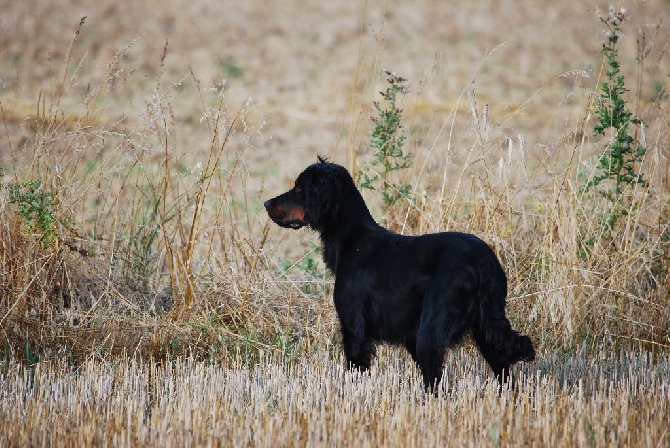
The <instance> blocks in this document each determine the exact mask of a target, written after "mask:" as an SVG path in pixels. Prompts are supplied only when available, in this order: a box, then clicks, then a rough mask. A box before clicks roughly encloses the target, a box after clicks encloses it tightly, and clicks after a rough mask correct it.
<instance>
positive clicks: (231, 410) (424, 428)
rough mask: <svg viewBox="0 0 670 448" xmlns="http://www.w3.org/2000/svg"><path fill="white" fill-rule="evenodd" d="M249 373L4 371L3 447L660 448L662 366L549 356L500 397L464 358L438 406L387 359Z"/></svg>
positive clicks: (314, 360) (270, 362) (668, 399)
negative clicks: (352, 366) (364, 371)
mask: <svg viewBox="0 0 670 448" xmlns="http://www.w3.org/2000/svg"><path fill="white" fill-rule="evenodd" d="M322 355H324V356H322V357H317V356H315V355H308V357H304V356H298V357H292V358H291V359H281V358H279V359H278V358H276V357H272V356H269V357H267V358H266V359H262V360H261V361H260V362H259V363H258V364H253V365H248V364H245V365H239V364H237V363H236V362H234V361H233V362H231V363H230V364H229V365H226V366H220V365H207V364H205V363H203V362H198V361H194V360H192V359H186V360H182V359H177V360H173V361H172V362H168V363H166V364H164V365H158V364H156V363H151V362H150V363H143V362H138V361H123V362H120V363H115V364H100V363H98V362H86V363H84V364H83V365H81V366H80V367H79V368H77V369H76V370H75V371H72V370H70V369H69V368H68V367H63V366H58V365H55V364H48V363H42V364H40V365H39V366H38V367H36V368H35V369H34V370H30V369H25V368H22V367H20V366H16V365H12V366H11V367H10V368H9V369H8V371H7V376H6V377H5V378H3V382H2V385H1V386H0V397H2V400H1V401H0V406H1V407H0V410H1V411H2V412H1V413H0V424H1V426H2V427H3V428H6V429H8V430H5V431H3V433H2V434H1V435H0V443H1V444H2V445H3V446H43V445H46V446H138V445H142V446H146V445H153V446H185V445H187V446H267V447H277V446H318V445H323V446H360V447H377V446H403V447H425V446H478V447H487V446H500V445H502V446H657V447H660V446H667V445H668V444H669V443H670V430H669V429H668V425H667V422H668V419H670V381H668V378H669V375H670V362H669V360H668V359H667V358H665V359H661V360H658V361H654V360H652V358H651V357H650V356H649V355H647V354H643V353H639V352H626V353H621V354H619V355H612V354H610V353H588V354H587V353H579V354H576V355H570V356H562V357H559V356H556V355H545V356H542V357H541V360H540V361H539V362H538V363H537V365H536V366H533V368H537V370H531V368H528V369H524V370H523V371H519V372H518V374H519V377H520V378H521V379H520V380H519V385H518V387H517V389H516V390H515V391H510V390H505V391H503V392H502V393H501V394H498V387H497V383H496V382H495V381H492V379H491V378H490V377H488V376H487V374H488V372H487V371H486V368H485V367H484V365H483V363H482V361H481V360H480V359H479V358H478V357H477V355H474V353H473V352H472V350H465V349H462V350H457V351H456V352H454V353H452V354H451V355H450V356H449V359H448V360H447V364H446V371H445V372H446V376H447V377H446V378H445V382H444V388H443V390H442V392H441V393H440V395H439V397H438V398H434V399H433V398H426V397H425V396H424V395H423V390H422V387H421V379H420V376H419V375H418V371H417V370H416V369H415V368H414V367H413V366H412V364H411V362H409V360H408V359H407V358H406V357H404V356H401V357H398V356H397V352H396V351H394V350H384V351H383V353H382V354H381V356H380V362H379V365H378V366H377V367H375V368H374V369H373V370H372V373H371V374H370V375H363V376H361V375H360V374H352V373H351V372H349V371H346V370H345V369H344V368H343V366H344V363H343V361H342V359H337V357H336V356H335V358H334V357H333V355H332V354H322Z"/></svg>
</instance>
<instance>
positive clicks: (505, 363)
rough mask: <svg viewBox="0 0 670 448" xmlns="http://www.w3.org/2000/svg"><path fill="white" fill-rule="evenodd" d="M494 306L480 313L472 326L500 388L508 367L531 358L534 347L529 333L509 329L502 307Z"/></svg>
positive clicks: (507, 378) (506, 376)
mask: <svg viewBox="0 0 670 448" xmlns="http://www.w3.org/2000/svg"><path fill="white" fill-rule="evenodd" d="M495 308H496V307H495V306H494V307H493V309H487V310H485V314H484V315H483V316H479V319H478V322H476V323H475V324H474V325H473V326H472V336H473V338H474V340H475V343H476V344H477V346H478V347H479V350H480V351H481V353H482V355H483V356H484V359H486V362H487V363H488V364H489V366H491V369H492V370H493V374H494V375H495V377H496V378H497V379H498V382H499V383H500V386H501V387H502V385H503V384H504V383H505V382H506V381H508V380H510V379H511V376H510V366H511V365H512V364H514V363H516V362H518V361H532V360H533V359H535V350H534V349H533V344H532V343H531V341H530V338H529V337H528V336H520V335H519V333H517V332H516V331H514V330H513V329H512V326H511V325H510V323H509V320H507V317H505V314H504V310H502V309H495Z"/></svg>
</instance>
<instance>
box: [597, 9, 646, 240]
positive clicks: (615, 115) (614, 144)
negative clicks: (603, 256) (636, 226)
mask: <svg viewBox="0 0 670 448" xmlns="http://www.w3.org/2000/svg"><path fill="white" fill-rule="evenodd" d="M625 18H626V10H625V9H624V8H621V9H620V10H618V11H617V10H615V9H614V8H613V7H611V8H610V10H609V16H608V17H606V18H603V17H601V18H600V20H601V21H602V22H603V23H604V24H605V27H606V30H605V37H606V39H605V42H604V43H603V47H602V54H603V55H604V57H605V62H606V66H607V67H606V71H605V80H604V81H603V82H602V83H601V84H600V89H599V94H598V97H597V106H596V114H597V116H598V123H596V125H595V126H594V127H593V132H594V134H595V135H597V136H602V137H606V136H607V132H608V130H609V129H612V132H613V137H612V139H611V141H610V142H609V143H608V144H607V146H606V148H605V151H604V152H603V153H602V154H601V155H600V157H599V158H598V165H597V173H596V174H595V175H594V176H593V177H592V178H591V179H590V180H589V181H588V182H587V184H586V186H585V188H584V190H585V191H588V190H590V189H591V188H594V187H598V186H600V185H601V184H602V183H603V182H606V181H608V182H607V184H606V185H607V188H605V189H601V190H599V193H600V194H601V195H602V196H603V197H605V198H606V199H607V200H608V201H609V203H610V211H609V214H608V217H607V218H606V225H607V231H608V233H610V232H611V230H612V228H613V227H614V225H615V223H616V221H617V220H618V219H619V218H620V217H622V216H625V215H626V214H627V213H628V212H627V210H628V209H629V208H630V205H631V204H627V203H626V201H625V199H624V192H625V189H626V188H627V187H632V186H635V185H642V186H646V185H647V182H646V181H645V179H644V176H643V175H642V173H641V172H639V165H640V163H641V162H642V160H643V159H644V156H645V154H646V152H647V147H646V146H644V145H642V144H641V143H640V142H639V141H637V140H636V139H635V138H634V137H633V136H631V135H630V132H629V127H630V126H631V125H632V126H642V120H640V119H639V118H638V117H635V116H634V115H633V114H632V113H631V111H630V110H629V109H628V104H627V100H626V94H627V93H628V89H627V88H626V85H625V78H624V75H622V74H621V69H620V64H619V54H618V50H617V43H618V42H619V40H620V39H621V38H622V37H623V35H622V34H621V23H622V22H623V21H624V20H625Z"/></svg>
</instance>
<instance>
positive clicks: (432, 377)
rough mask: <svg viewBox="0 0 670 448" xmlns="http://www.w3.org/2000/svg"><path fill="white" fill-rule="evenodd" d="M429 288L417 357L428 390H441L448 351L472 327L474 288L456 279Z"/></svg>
mask: <svg viewBox="0 0 670 448" xmlns="http://www.w3.org/2000/svg"><path fill="white" fill-rule="evenodd" d="M441 283H442V284H441V285H440V287H439V288H433V289H432V290H429V291H428V294H427V295H426V298H425V300H424V308H423V311H422V313H421V320H420V324H419V331H418V332H417V337H416V360H417V364H418V365H419V367H420V368H421V373H422V374H423V383H424V387H425V388H426V391H427V392H428V391H432V392H433V394H437V387H438V385H439V384H440V381H441V379H442V367H443V364H444V354H445V352H446V350H447V349H448V348H452V347H454V346H456V345H457V344H459V343H460V342H461V341H462V339H463V336H464V335H465V333H466V332H467V331H468V330H469V328H470V325H471V322H472V317H473V314H474V310H473V308H472V307H471V306H470V305H469V304H471V303H472V299H471V297H472V296H473V292H472V291H470V288H467V287H465V286H464V285H462V284H461V285H457V284H456V282H454V281H449V282H447V283H445V281H442V282H441Z"/></svg>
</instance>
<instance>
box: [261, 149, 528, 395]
mask: <svg viewBox="0 0 670 448" xmlns="http://www.w3.org/2000/svg"><path fill="white" fill-rule="evenodd" d="M265 208H266V210H267V212H268V214H269V216H270V218H271V219H272V220H273V221H274V222H275V223H277V224H279V225H280V226H282V227H288V228H293V229H298V228H300V227H303V226H309V227H311V228H312V229H314V230H316V231H317V232H318V233H319V234H320V237H321V243H322V249H323V258H324V260H325V262H326V265H327V266H328V268H329V269H330V271H331V272H332V273H333V274H334V275H335V291H334V302H335V308H336V310H337V314H338V316H339V319H340V323H341V328H342V336H343V345H344V353H345V355H346V358H347V360H348V361H349V363H350V364H351V365H353V366H354V367H356V368H359V369H360V370H366V369H368V368H369V367H370V362H371V360H372V358H373V357H374V355H375V343H376V342H388V343H391V344H400V345H403V346H405V347H406V348H407V350H408V351H409V353H410V354H411V356H412V358H413V359H414V361H416V363H417V364H418V365H419V367H420V369H421V372H422V374H423V381H424V385H425V387H426V389H427V390H433V391H434V392H435V391H436V387H437V385H438V383H439V382H440V380H441V378H442V365H443V362H444V354H445V351H446V349H447V348H449V347H453V346H454V345H456V344H458V343H459V342H460V341H461V340H462V338H463V337H464V335H466V334H467V333H468V332H471V333H472V336H473V338H474V341H475V343H476V344H477V346H478V347H479V349H480V350H481V353H482V355H483V356H484V358H485V359H486V361H487V362H488V364H489V365H490V366H491V368H492V369H493V372H494V374H495V375H496V377H497V378H498V380H499V381H500V383H501V385H502V383H503V382H504V381H505V380H506V378H507V377H508V375H509V367H510V365H512V364H514V363H516V362H517V361H521V360H524V361H530V360H533V359H534V358H535V351H534V349H533V345H532V343H531V341H530V339H529V338H528V337H527V336H519V334H518V333H517V332H516V331H514V330H513V329H512V327H511V326H510V323H509V320H508V319H507V317H506V316H505V296H506V295H507V279H506V277H505V273H504V271H503V269H502V267H501V265H500V262H499V261H498V259H497V257H496V256H495V254H494V252H493V250H491V248H490V247H489V246H488V245H487V244H486V243H484V242H483V241H482V240H480V239H479V238H477V237H476V236H474V235H469V234H466V233H458V232H444V233H436V234H430V235H422V236H402V235H397V234H395V233H392V232H390V231H389V230H387V229H385V228H383V227H381V226H380V225H378V224H377V223H376V222H375V220H374V219H373V218H372V216H371V214H370V211H369V210H368V208H367V206H366V205H365V202H364V200H363V197H362V196H361V194H360V193H359V191H358V190H357V189H356V185H355V184H354V181H353V179H352V177H351V175H350V174H349V172H348V171H347V170H346V169H345V168H343V167H342V166H339V165H336V164H334V163H329V162H327V161H325V160H323V159H321V158H319V162H318V163H315V164H313V165H311V166H309V167H307V169H305V170H304V171H303V172H302V173H301V174H300V176H298V179H297V180H296V182H295V186H294V187H293V188H292V189H291V190H289V191H287V192H286V193H284V194H282V195H280V196H277V197H276V198H273V199H270V200H268V201H266V202H265Z"/></svg>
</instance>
